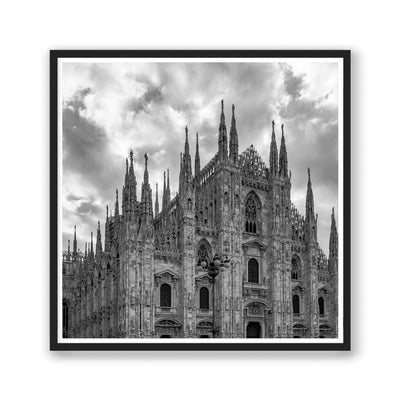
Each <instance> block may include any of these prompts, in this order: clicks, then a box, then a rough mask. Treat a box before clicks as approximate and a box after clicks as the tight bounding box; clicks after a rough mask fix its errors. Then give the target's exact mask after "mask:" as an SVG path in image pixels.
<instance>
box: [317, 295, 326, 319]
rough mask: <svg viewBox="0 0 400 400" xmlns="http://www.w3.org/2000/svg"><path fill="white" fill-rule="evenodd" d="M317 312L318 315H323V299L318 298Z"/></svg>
mask: <svg viewBox="0 0 400 400" xmlns="http://www.w3.org/2000/svg"><path fill="white" fill-rule="evenodd" d="M318 310H319V314H320V315H324V314H325V300H324V298H323V297H319V298H318Z"/></svg>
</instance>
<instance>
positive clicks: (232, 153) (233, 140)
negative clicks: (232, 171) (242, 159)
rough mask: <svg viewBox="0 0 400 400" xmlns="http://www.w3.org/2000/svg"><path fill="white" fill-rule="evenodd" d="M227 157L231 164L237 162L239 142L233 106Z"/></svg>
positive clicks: (233, 106) (233, 107)
mask: <svg viewBox="0 0 400 400" xmlns="http://www.w3.org/2000/svg"><path fill="white" fill-rule="evenodd" d="M229 139H230V140H229V157H230V159H231V160H232V161H233V162H237V160H238V158H239V140H238V134H237V130H236V119H235V105H234V104H232V121H231V131H230V133H229Z"/></svg>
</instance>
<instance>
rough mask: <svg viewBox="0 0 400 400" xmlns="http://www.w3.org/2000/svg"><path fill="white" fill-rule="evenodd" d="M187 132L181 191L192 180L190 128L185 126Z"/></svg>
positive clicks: (181, 172) (180, 178)
mask: <svg viewBox="0 0 400 400" xmlns="http://www.w3.org/2000/svg"><path fill="white" fill-rule="evenodd" d="M185 134H186V139H185V151H184V153H183V156H182V162H181V170H180V174H179V180H180V182H179V183H180V187H179V191H180V192H181V191H182V190H183V189H184V188H188V185H189V184H190V183H191V182H192V178H193V177H192V159H191V157H190V152H189V141H188V129H187V127H186V128H185Z"/></svg>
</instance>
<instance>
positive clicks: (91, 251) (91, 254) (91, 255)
mask: <svg viewBox="0 0 400 400" xmlns="http://www.w3.org/2000/svg"><path fill="white" fill-rule="evenodd" d="M93 255H94V252H93V232H90V257H92V258H93Z"/></svg>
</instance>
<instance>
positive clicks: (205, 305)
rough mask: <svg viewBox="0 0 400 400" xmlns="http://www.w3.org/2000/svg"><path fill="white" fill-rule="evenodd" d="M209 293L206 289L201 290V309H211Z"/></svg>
mask: <svg viewBox="0 0 400 400" xmlns="http://www.w3.org/2000/svg"><path fill="white" fill-rule="evenodd" d="M209 298H210V297H209V291H208V289H207V288H206V287H202V288H201V289H200V309H202V310H208V309H209V308H210V301H209Z"/></svg>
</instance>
